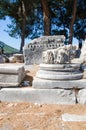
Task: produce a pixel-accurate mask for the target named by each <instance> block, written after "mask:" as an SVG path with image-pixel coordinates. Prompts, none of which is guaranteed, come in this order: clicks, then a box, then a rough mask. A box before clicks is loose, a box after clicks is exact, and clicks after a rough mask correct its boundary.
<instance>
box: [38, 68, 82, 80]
mask: <svg viewBox="0 0 86 130" xmlns="http://www.w3.org/2000/svg"><path fill="white" fill-rule="evenodd" d="M36 77H37V78H40V79H48V80H78V79H82V78H83V73H81V72H79V71H78V72H74V73H72V72H70V73H68V72H67V73H66V72H62V73H61V72H53V71H46V72H45V71H43V70H39V71H38V72H37V74H36Z"/></svg>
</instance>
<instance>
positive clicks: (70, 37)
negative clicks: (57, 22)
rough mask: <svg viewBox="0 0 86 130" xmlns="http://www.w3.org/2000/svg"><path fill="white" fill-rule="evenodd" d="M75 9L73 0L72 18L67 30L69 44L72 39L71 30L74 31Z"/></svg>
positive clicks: (75, 3)
mask: <svg viewBox="0 0 86 130" xmlns="http://www.w3.org/2000/svg"><path fill="white" fill-rule="evenodd" d="M76 11H77V0H74V6H73V13H72V19H71V22H70V30H69V44H72V40H73V31H74V29H73V25H74V22H75V19H76Z"/></svg>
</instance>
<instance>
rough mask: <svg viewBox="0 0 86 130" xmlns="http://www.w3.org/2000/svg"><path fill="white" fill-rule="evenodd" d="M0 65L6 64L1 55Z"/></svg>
mask: <svg viewBox="0 0 86 130" xmlns="http://www.w3.org/2000/svg"><path fill="white" fill-rule="evenodd" d="M0 63H4V59H3V57H2V56H1V55H0Z"/></svg>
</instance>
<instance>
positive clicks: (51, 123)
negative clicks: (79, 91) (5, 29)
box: [0, 65, 86, 130]
mask: <svg viewBox="0 0 86 130" xmlns="http://www.w3.org/2000/svg"><path fill="white" fill-rule="evenodd" d="M37 71H38V66H37V65H34V67H32V68H30V70H27V75H26V77H25V80H29V81H30V85H31V83H32V80H33V76H34V75H35V74H36V72H37ZM63 113H68V114H77V115H86V106H85V105H80V104H76V105H52V104H51V105H47V104H43V105H40V104H37V103H35V104H33V103H25V102H24V103H17V102H9V103H8V102H0V130H86V122H65V121H62V118H61V116H62V114H63Z"/></svg>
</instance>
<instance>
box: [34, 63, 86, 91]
mask: <svg viewBox="0 0 86 130" xmlns="http://www.w3.org/2000/svg"><path fill="white" fill-rule="evenodd" d="M79 69H80V64H40V69H39V70H38V72H37V74H36V77H35V78H34V80H33V87H34V88H40V89H41V88H42V89H45V88H46V89H52V88H67V89H69V88H86V85H85V84H86V80H85V79H83V73H82V72H81V71H80V70H79Z"/></svg>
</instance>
